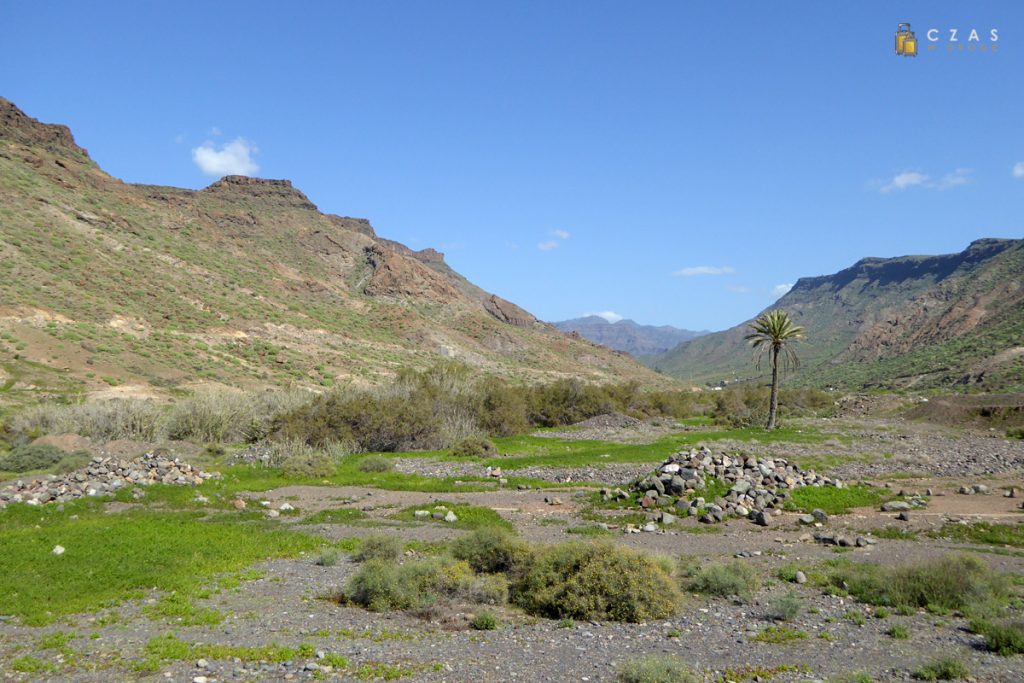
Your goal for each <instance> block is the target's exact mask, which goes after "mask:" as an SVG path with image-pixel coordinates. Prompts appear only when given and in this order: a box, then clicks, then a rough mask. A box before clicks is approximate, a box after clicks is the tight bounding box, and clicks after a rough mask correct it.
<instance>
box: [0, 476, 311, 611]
mask: <svg viewBox="0 0 1024 683" xmlns="http://www.w3.org/2000/svg"><path fill="white" fill-rule="evenodd" d="M183 488H184V487H183ZM193 495H194V494H193ZM73 516H76V517H77V519H72V517H73ZM321 544H322V542H321V541H319V540H317V539H314V538H312V537H309V536H306V535H303V534H298V533H294V532H288V531H282V530H276V529H273V527H272V525H271V524H270V523H264V522H261V521H258V522H249V523H245V524H238V523H227V522H218V521H204V520H203V519H202V514H201V513H198V512H157V511H150V510H145V509H134V510H127V511H124V512H121V513H119V514H116V515H108V514H104V513H103V512H102V507H101V503H100V501H96V500H82V501H76V502H75V503H70V504H67V505H66V506H65V509H64V511H63V512H62V511H60V510H59V509H58V508H57V507H55V506H47V507H43V508H32V507H29V506H21V505H17V506H10V507H8V508H7V509H6V510H3V511H0V547H3V548H5V549H6V552H3V553H0V576H3V577H4V580H3V581H2V582H0V614H11V615H16V616H18V617H20V618H21V619H22V620H23V621H24V622H25V623H26V624H31V625H42V624H46V623H49V622H51V621H53V620H54V619H57V618H58V617H61V616H64V615H67V614H74V613H78V612H85V611H94V610H97V609H100V608H102V607H107V606H110V605H113V604H117V603H120V602H121V601H123V600H126V599H130V598H139V597H142V595H143V594H144V591H146V590H148V589H151V588H155V589H157V590H161V591H165V592H177V593H180V594H182V595H183V596H189V595H192V594H193V593H194V592H195V591H196V590H198V589H199V587H200V586H201V585H203V584H204V583H208V582H210V581H212V580H213V579H214V578H215V577H216V576H217V575H218V574H222V573H224V572H235V571H239V570H241V569H244V568H245V567H248V566H249V565H251V564H253V563H254V562H257V561H259V560H263V559H268V558H272V557H284V556H294V555H296V554H298V553H299V552H301V551H308V550H313V549H315V548H317V547H318V546H320V545H321ZM56 545H63V546H65V548H66V552H65V553H64V554H63V555H59V556H58V555H54V554H53V553H52V552H51V551H52V550H53V547H54V546H56Z"/></svg>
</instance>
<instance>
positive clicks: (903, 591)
mask: <svg viewBox="0 0 1024 683" xmlns="http://www.w3.org/2000/svg"><path fill="white" fill-rule="evenodd" d="M826 564H828V565H829V567H830V569H828V570H827V573H828V582H829V587H830V588H831V589H832V590H833V591H835V592H848V593H849V594H850V595H852V596H854V597H856V598H857V599H858V600H860V601H861V602H865V603H867V604H870V605H876V606H878V605H884V606H887V607H892V608H896V609H897V611H899V610H900V609H901V608H914V609H920V608H924V609H928V610H929V611H931V612H934V613H937V614H946V613H949V612H952V611H959V612H963V613H966V614H980V613H985V612H987V611H988V610H990V609H991V608H992V606H993V605H998V604H1001V603H1006V601H1007V599H1008V597H1009V581H1008V579H1007V577H1006V576H1004V575H1001V574H997V573H996V572H994V571H993V570H992V569H990V568H989V566H988V565H987V564H985V563H984V562H982V561H981V560H979V559H978V558H976V557H973V556H971V555H966V554H953V555H947V556H945V557H942V558H938V559H930V560H921V561H918V562H914V563H909V564H905V565H902V566H896V567H882V566H880V565H877V564H871V563H867V562H850V561H845V560H833V561H831V562H830V563H826Z"/></svg>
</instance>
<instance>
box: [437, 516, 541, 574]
mask: <svg viewBox="0 0 1024 683" xmlns="http://www.w3.org/2000/svg"><path fill="white" fill-rule="evenodd" d="M451 549H452V555H453V556H454V557H455V558H457V559H459V560H465V561H466V562H468V563H469V566H470V567H472V568H473V570H474V571H477V572H481V573H487V574H495V573H498V572H505V573H510V574H516V573H520V572H521V571H522V570H523V569H524V568H525V565H526V564H527V563H528V562H529V560H530V557H531V551H530V548H529V546H528V545H526V543H524V542H523V541H521V540H519V539H518V538H516V537H515V536H514V535H513V534H512V533H511V532H510V531H507V530H505V529H502V528H500V527H493V526H491V527H482V528H480V529H477V530H476V531H474V532H472V533H470V534H466V535H465V536H463V537H462V538H459V539H456V540H455V541H454V542H453V543H452V546H451Z"/></svg>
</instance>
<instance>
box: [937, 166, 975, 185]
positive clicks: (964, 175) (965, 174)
mask: <svg viewBox="0 0 1024 683" xmlns="http://www.w3.org/2000/svg"><path fill="white" fill-rule="evenodd" d="M969 182H971V169H969V168H958V169H956V170H955V171H953V172H952V173H947V174H946V175H944V176H943V177H942V180H940V181H939V185H938V187H939V189H940V190H948V189H950V188H951V187H959V186H960V185H966V184H967V183H969Z"/></svg>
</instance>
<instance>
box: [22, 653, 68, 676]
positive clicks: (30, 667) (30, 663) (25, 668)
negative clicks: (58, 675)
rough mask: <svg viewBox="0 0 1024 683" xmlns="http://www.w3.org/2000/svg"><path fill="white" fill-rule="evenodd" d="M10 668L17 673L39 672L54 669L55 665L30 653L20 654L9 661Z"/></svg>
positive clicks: (48, 671) (47, 671)
mask: <svg viewBox="0 0 1024 683" xmlns="http://www.w3.org/2000/svg"><path fill="white" fill-rule="evenodd" d="M11 669H12V670H14V671H17V672H18V673H24V674H39V673H50V672H53V671H56V669H57V667H56V666H54V665H53V663H52V662H44V661H43V660H41V659H38V658H36V657H33V656H32V655H22V656H21V657H18V658H17V659H15V660H13V661H12V662H11Z"/></svg>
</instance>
